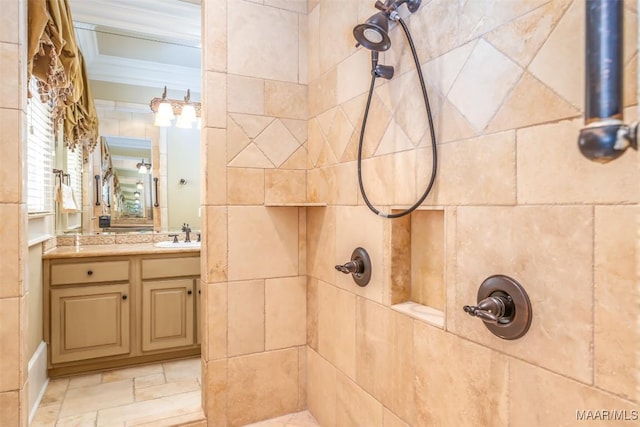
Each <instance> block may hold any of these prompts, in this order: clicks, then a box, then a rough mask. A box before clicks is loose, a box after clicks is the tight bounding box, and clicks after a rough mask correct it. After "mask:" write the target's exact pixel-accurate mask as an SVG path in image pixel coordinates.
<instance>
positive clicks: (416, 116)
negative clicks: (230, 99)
mask: <svg viewBox="0 0 640 427" xmlns="http://www.w3.org/2000/svg"><path fill="white" fill-rule="evenodd" d="M624 5H625V8H624V13H625V53H624V64H625V66H624V70H625V88H624V99H625V105H626V106H627V108H626V110H625V117H626V120H627V121H633V120H636V118H637V111H636V104H637V95H636V92H637V87H636V82H637V76H636V74H637V60H638V58H637V19H638V17H637V13H638V11H637V3H636V2H634V1H625V2H624ZM584 9H585V2H584V1H582V0H576V1H571V0H552V1H545V0H528V1H493V0H477V1H451V0H431V1H423V2H422V6H421V7H420V9H419V10H418V12H417V13H415V14H413V15H412V16H410V17H408V18H407V23H408V25H409V27H410V29H411V31H412V34H413V37H414V41H415V44H416V46H417V48H418V54H419V58H420V60H421V63H422V68H423V70H424V73H425V78H426V81H427V86H428V92H429V96H430V101H431V106H432V109H433V114H434V121H435V128H436V135H437V141H438V155H439V165H438V175H437V180H436V185H435V187H434V190H433V192H432V194H431V195H430V196H429V197H428V198H427V200H426V201H425V203H424V205H423V206H424V207H425V208H428V209H439V210H443V211H444V220H445V221H444V222H445V233H444V242H443V244H444V246H445V256H444V264H445V266H444V271H445V273H444V288H445V310H444V318H445V319H444V320H445V326H444V328H439V327H435V326H431V325H430V324H427V323H425V322H423V321H420V320H413V319H412V318H409V317H407V316H406V315H404V314H401V313H398V312H396V311H394V310H393V309H391V308H390V306H391V291H392V289H391V277H390V272H391V271H392V263H393V262H394V259H393V255H394V254H393V253H391V250H390V249H389V248H390V242H391V238H392V236H391V232H392V230H391V227H390V225H389V224H390V221H389V220H384V219H380V218H379V217H377V216H375V215H374V214H372V213H371V212H369V210H368V209H367V208H366V207H364V206H363V201H362V198H361V196H360V195H359V192H358V189H357V179H356V162H355V158H356V150H357V140H358V136H359V135H358V134H359V131H360V127H361V121H362V114H363V110H364V104H365V101H366V91H367V90H368V85H369V78H370V77H369V76H370V74H369V73H370V56H369V52H368V51H366V50H365V49H362V48H360V49H356V48H354V40H353V37H352V35H351V31H352V28H353V27H354V26H355V25H356V24H357V23H360V22H363V21H365V20H366V19H367V17H369V16H370V15H372V14H373V13H375V10H374V9H373V1H368V0H367V1H364V0H363V1H341V2H338V1H331V0H320V1H310V2H309V9H308V22H309V27H308V41H309V51H308V57H309V62H308V64H309V65H308V80H309V84H308V85H309V121H308V125H309V127H308V132H309V140H308V146H307V148H308V153H309V157H308V161H309V170H308V172H307V196H308V201H309V202H326V203H328V206H327V207H326V208H308V212H307V243H308V245H307V255H308V263H307V265H308V271H307V273H308V277H309V279H308V306H307V312H308V322H307V327H308V332H307V334H308V345H309V348H308V350H307V356H308V359H307V361H308V363H307V373H308V375H307V378H308V383H307V400H308V406H309V410H310V411H311V413H312V414H313V415H314V416H315V417H316V418H317V419H318V421H319V422H320V424H321V425H323V426H333V425H367V426H405V425H416V426H463V425H482V426H506V425H510V426H514V427H515V426H523V427H525V426H532V425H536V426H543V425H554V426H560V425H563V426H565V425H574V424H575V423H577V419H576V411H579V410H593V411H595V410H603V409H608V410H621V411H622V410H627V411H629V412H627V416H632V413H631V412H630V410H632V409H635V410H638V409H640V407H639V405H638V397H639V396H638V381H637V370H638V363H637V361H636V353H635V352H636V349H637V347H638V344H640V340H639V339H638V336H637V333H636V332H637V331H636V327H637V324H636V321H637V318H638V315H639V308H638V305H637V301H638V290H637V289H636V285H637V283H636V262H637V261H636V260H637V258H636V241H637V235H636V230H637V214H638V208H637V206H636V205H637V203H638V201H639V200H640V186H639V185H638V179H639V178H640V170H639V167H638V165H639V164H640V163H639V162H638V155H637V153H635V152H633V153H627V154H626V155H625V156H623V157H622V158H620V159H618V160H616V161H615V162H612V163H610V164H606V165H601V164H596V163H593V162H590V161H588V160H587V159H585V158H583V157H582V156H581V154H580V153H579V151H578V148H577V135H578V130H579V129H580V127H581V126H582V123H583V118H582V114H583V109H584V94H583V91H584V13H585V12H584ZM391 38H392V48H391V49H390V50H389V51H388V52H386V53H385V54H382V55H381V56H380V63H382V64H386V65H393V66H395V71H396V75H395V77H394V78H393V80H391V81H389V82H379V83H378V85H377V86H376V89H375V95H374V97H373V100H372V107H371V113H370V116H369V122H368V125H367V129H366V137H365V148H364V153H365V157H366V159H365V160H364V162H363V166H362V168H363V175H364V183H365V188H366V189H367V191H368V194H369V196H370V199H371V200H372V201H373V202H374V204H376V205H377V206H378V207H379V208H380V209H381V210H382V211H388V210H389V209H390V208H391V207H402V206H407V205H409V204H411V203H413V201H415V200H416V199H417V198H418V197H419V196H420V194H421V193H422V191H423V189H424V187H425V185H426V183H427V181H428V177H429V174H430V168H431V153H430V148H429V144H430V138H429V137H428V133H427V120H426V113H424V106H423V105H422V99H421V96H420V90H419V86H418V80H417V76H416V72H415V69H414V66H413V63H412V57H411V54H410V51H409V48H408V45H407V43H406V42H405V40H404V35H403V34H402V30H401V28H399V27H395V28H393V29H392V31H391ZM357 246H363V247H365V248H366V249H367V250H368V251H369V254H370V255H371V258H372V262H373V264H374V266H373V276H372V282H371V283H370V284H369V285H368V286H367V287H366V288H363V289H361V288H358V287H357V286H355V284H354V283H353V282H352V281H351V279H350V278H349V277H346V276H343V275H342V274H341V273H337V272H336V271H335V270H334V269H333V265H334V264H337V263H343V262H345V261H347V260H348V259H349V256H350V254H351V251H352V250H353V249H354V248H355V247H357ZM493 274H506V275H509V276H512V277H513V278H515V279H516V280H518V281H519V282H520V283H522V284H523V285H524V287H525V288H526V290H527V291H528V293H529V296H530V298H531V303H532V306H533V313H534V317H533V322H532V324H531V329H530V331H529V332H528V334H527V335H526V336H524V337H523V338H521V339H519V340H516V341H504V340H501V339H499V338H497V337H495V336H494V335H492V334H490V333H489V332H488V331H487V329H486V328H485V327H484V326H483V324H482V321H480V320H479V319H477V318H472V317H470V316H468V315H467V314H466V313H464V312H463V311H462V306H463V305H465V304H473V303H475V302H476V292H477V289H478V286H479V285H480V283H481V282H482V281H483V280H484V279H485V278H487V277H488V276H490V275H493ZM601 425H610V424H607V421H604V422H602V424H601Z"/></svg>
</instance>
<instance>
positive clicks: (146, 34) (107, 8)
mask: <svg viewBox="0 0 640 427" xmlns="http://www.w3.org/2000/svg"><path fill="white" fill-rule="evenodd" d="M69 4H70V7H71V14H72V17H73V20H74V27H75V29H76V37H77V39H78V45H79V47H80V50H81V51H82V54H83V56H84V58H85V63H86V66H87V74H88V76H89V80H90V81H91V86H92V89H93V95H94V98H97V99H106V100H113V101H126V102H139V103H144V104H148V102H149V101H150V100H151V98H153V97H160V96H161V95H162V89H163V87H164V86H167V89H168V95H169V97H170V98H179V99H181V98H182V97H183V96H184V95H185V94H186V90H187V89H191V93H192V99H193V100H195V101H198V100H199V99H200V85H201V71H200V70H201V40H200V37H201V36H200V22H201V19H200V9H201V6H200V0H69Z"/></svg>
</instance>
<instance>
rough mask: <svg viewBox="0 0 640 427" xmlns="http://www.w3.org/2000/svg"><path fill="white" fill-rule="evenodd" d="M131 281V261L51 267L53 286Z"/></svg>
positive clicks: (96, 262)
mask: <svg viewBox="0 0 640 427" xmlns="http://www.w3.org/2000/svg"><path fill="white" fill-rule="evenodd" d="M128 279H129V261H102V262H101V261H95V262H79V263H74V264H54V265H52V266H51V284H52V285H67V284H74V283H97V282H115V281H119V280H128Z"/></svg>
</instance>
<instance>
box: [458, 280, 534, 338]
mask: <svg viewBox="0 0 640 427" xmlns="http://www.w3.org/2000/svg"><path fill="white" fill-rule="evenodd" d="M477 300H478V302H477V305H465V306H464V307H462V309H463V310H464V311H465V312H466V313H467V314H469V315H470V316H473V317H478V318H480V319H482V321H483V323H484V325H485V326H486V327H487V329H489V331H491V332H492V333H493V334H494V335H496V336H498V337H500V338H503V339H505V340H515V339H517V338H520V337H522V336H523V335H524V334H526V333H527V331H528V330H529V326H531V317H532V311H531V301H529V296H528V295H527V292H526V291H525V290H524V288H523V287H522V285H520V283H518V282H516V281H515V280H514V279H512V278H511V277H508V276H503V275H499V274H497V275H495V276H491V277H488V278H487V279H485V281H484V282H482V284H481V285H480V288H479V289H478V297H477Z"/></svg>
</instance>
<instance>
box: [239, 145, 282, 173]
mask: <svg viewBox="0 0 640 427" xmlns="http://www.w3.org/2000/svg"><path fill="white" fill-rule="evenodd" d="M229 166H233V167H238V168H265V169H271V168H273V167H274V166H273V163H271V162H270V161H269V159H268V158H267V156H265V155H264V153H263V152H262V151H260V149H259V148H258V147H257V146H256V145H255V144H254V143H251V144H249V145H248V146H247V148H245V149H244V150H242V152H241V153H240V154H238V155H237V156H236V158H235V159H233V160H232V161H231V162H229Z"/></svg>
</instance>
